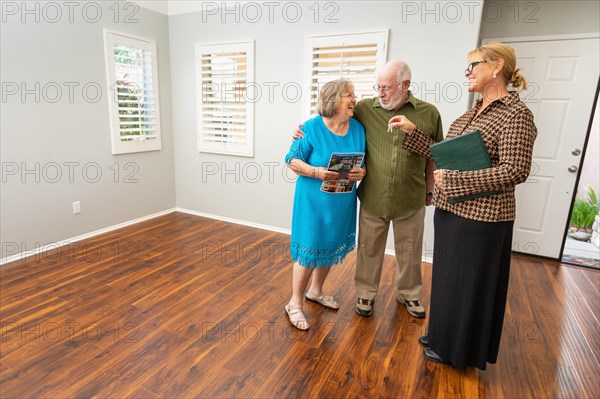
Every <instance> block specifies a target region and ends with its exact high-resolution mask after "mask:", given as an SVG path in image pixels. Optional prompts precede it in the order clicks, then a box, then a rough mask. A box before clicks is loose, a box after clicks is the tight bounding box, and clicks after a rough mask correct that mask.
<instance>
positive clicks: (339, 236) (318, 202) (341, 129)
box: [285, 79, 365, 330]
mask: <svg viewBox="0 0 600 399" xmlns="http://www.w3.org/2000/svg"><path fill="white" fill-rule="evenodd" d="M355 104H356V96H355V95H354V87H353V85H352V83H351V82H350V81H347V80H344V79H338V80H334V81H332V82H328V83H326V84H325V85H324V86H323V89H322V90H321V92H320V95H319V103H318V108H317V111H318V113H319V115H317V116H315V117H314V118H312V119H310V120H308V121H307V122H306V123H305V124H304V137H303V138H302V139H299V140H295V141H294V142H293V143H292V145H291V147H290V151H289V152H288V154H287V156H286V157H285V161H286V163H288V164H289V165H290V167H291V168H292V170H294V172H295V173H297V174H298V175H299V176H298V180H297V181H296V191H295V194H294V208H293V214H292V237H291V246H290V251H291V256H292V259H293V260H294V261H295V263H294V266H293V273H292V297H291V299H290V301H289V303H288V304H286V305H285V311H286V313H287V314H288V317H289V319H290V322H291V323H292V325H294V327H296V328H298V329H299V330H308V329H309V324H308V322H307V320H306V317H305V315H304V312H303V310H302V308H303V305H304V298H306V299H307V300H309V301H311V302H316V303H319V304H321V305H323V306H325V307H327V308H331V309H338V307H339V305H338V303H337V302H336V301H335V300H334V298H333V297H332V296H329V295H325V294H324V293H323V283H324V282H325V279H326V277H327V274H328V273H329V270H330V267H331V266H334V265H337V264H339V263H342V261H343V260H344V258H345V256H346V255H347V254H348V253H349V252H350V251H352V250H353V249H354V248H355V246H356V187H354V188H353V189H352V192H350V193H342V194H336V193H328V192H324V191H321V184H322V182H323V181H333V180H337V178H338V177H339V173H337V172H333V171H329V170H327V166H328V164H329V159H330V157H331V154H332V153H333V152H341V153H348V152H363V153H364V151H365V130H364V128H363V126H362V125H361V124H360V123H359V122H358V121H356V120H354V119H352V116H353V115H354V105H355ZM364 176H365V170H364V169H363V168H358V169H355V170H352V171H350V173H349V175H348V179H349V180H352V181H359V180H361V179H362V178H363V177H364ZM311 276H312V280H311ZM309 280H311V284H310V287H309V289H308V291H306V287H307V286H308V282H309Z"/></svg>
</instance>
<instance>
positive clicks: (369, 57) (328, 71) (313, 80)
mask: <svg viewBox="0 0 600 399" xmlns="http://www.w3.org/2000/svg"><path fill="white" fill-rule="evenodd" d="M387 38H388V31H380V32H369V33H355V34H346V35H331V36H313V37H307V38H306V57H307V58H306V69H305V71H306V72H305V73H306V78H305V79H306V81H307V82H308V85H307V86H309V87H310V92H309V94H308V95H307V96H305V99H304V116H305V119H308V118H309V117H310V116H311V115H314V114H315V113H316V104H317V102H318V96H319V92H320V90H321V88H322V87H323V85H324V84H325V83H327V82H329V81H332V80H335V79H340V78H344V79H348V80H350V81H351V82H352V83H354V91H355V94H356V96H357V97H358V99H359V100H360V99H362V98H368V97H373V96H374V95H375V93H374V91H373V84H375V80H376V72H377V70H378V69H379V68H381V67H382V66H383V65H384V64H385V62H386V58H387V54H386V53H387Z"/></svg>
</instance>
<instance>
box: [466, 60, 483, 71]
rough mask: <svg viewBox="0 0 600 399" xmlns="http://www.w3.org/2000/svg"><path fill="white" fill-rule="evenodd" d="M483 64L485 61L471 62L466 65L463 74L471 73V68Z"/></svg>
mask: <svg viewBox="0 0 600 399" xmlns="http://www.w3.org/2000/svg"><path fill="white" fill-rule="evenodd" d="M483 63H485V61H475V62H471V63H470V64H469V65H467V69H465V73H471V72H473V68H475V67H476V66H477V65H479V64H483Z"/></svg>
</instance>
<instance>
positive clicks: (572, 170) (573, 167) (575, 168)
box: [568, 165, 577, 173]
mask: <svg viewBox="0 0 600 399" xmlns="http://www.w3.org/2000/svg"><path fill="white" fill-rule="evenodd" d="M568 171H569V172H571V173H575V172H577V166H575V165H571V166H569V168H568Z"/></svg>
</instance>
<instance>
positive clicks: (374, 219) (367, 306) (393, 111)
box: [294, 60, 444, 318]
mask: <svg viewBox="0 0 600 399" xmlns="http://www.w3.org/2000/svg"><path fill="white" fill-rule="evenodd" d="M411 78H412V76H411V71H410V67H409V66H408V64H406V62H404V61H401V60H394V61H390V62H388V63H387V64H386V65H385V66H384V67H383V68H382V69H381V70H380V71H379V73H378V75H377V83H376V84H375V85H374V87H373V88H374V90H375V91H376V92H377V94H378V96H377V97H373V98H367V99H363V100H361V101H359V102H358V103H357V104H356V106H355V108H354V118H355V119H357V120H358V121H359V122H360V123H362V124H363V126H364V127H365V131H366V141H367V155H366V157H365V162H366V170H367V171H368V173H367V175H366V177H365V178H364V179H363V181H362V183H361V184H360V186H359V188H358V198H359V199H360V216H359V231H358V249H357V259H356V271H355V285H356V294H357V301H358V303H357V304H356V312H357V313H358V314H359V315H361V316H365V317H368V316H371V315H372V314H373V305H374V303H375V297H376V296H377V293H378V291H379V283H380V280H381V271H382V267H383V256H384V254H385V244H386V241H387V235H388V230H389V226H390V222H392V224H393V229H394V248H395V253H396V288H397V290H398V291H397V295H396V299H397V300H398V302H400V303H401V304H403V305H404V306H406V309H407V311H408V313H409V314H410V315H411V316H413V317H416V318H424V317H425V308H423V306H422V305H421V303H420V301H419V295H420V292H421V286H422V282H421V281H422V280H421V248H422V242H423V227H424V220H425V205H426V204H427V205H430V204H431V200H432V191H433V186H434V180H433V170H434V169H435V165H434V163H433V161H431V160H427V159H426V158H425V157H423V156H420V155H416V154H414V153H411V152H409V151H406V150H403V149H402V142H403V141H404V136H405V133H404V132H402V131H401V130H394V131H391V132H390V131H389V130H390V129H388V121H389V120H390V119H391V118H392V117H393V116H397V115H403V116H406V117H407V118H408V119H409V120H411V121H412V122H413V123H414V124H415V125H416V126H417V127H418V128H419V129H420V130H421V131H423V132H425V134H427V135H428V136H429V137H431V138H432V139H433V140H435V141H441V140H442V139H443V138H444V137H443V130H442V119H441V117H440V113H439V111H438V110H437V108H436V107H435V106H434V105H432V104H429V103H426V102H424V101H421V100H419V99H417V98H415V97H414V96H413V95H412V93H411V92H410V90H409V87H410V82H411ZM301 135H302V132H301V131H300V130H297V131H296V132H295V134H294V137H296V138H297V137H301Z"/></svg>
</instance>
